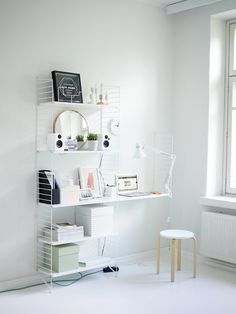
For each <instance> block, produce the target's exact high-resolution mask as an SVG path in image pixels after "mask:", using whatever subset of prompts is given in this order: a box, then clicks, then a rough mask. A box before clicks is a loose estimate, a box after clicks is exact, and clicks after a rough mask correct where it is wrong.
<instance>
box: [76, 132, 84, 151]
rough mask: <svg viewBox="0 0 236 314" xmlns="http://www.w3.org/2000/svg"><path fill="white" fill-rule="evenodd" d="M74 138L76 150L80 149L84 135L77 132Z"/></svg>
mask: <svg viewBox="0 0 236 314" xmlns="http://www.w3.org/2000/svg"><path fill="white" fill-rule="evenodd" d="M76 140H77V147H78V150H80V149H81V148H82V147H83V146H84V136H83V135H80V134H79V135H77V136H76Z"/></svg>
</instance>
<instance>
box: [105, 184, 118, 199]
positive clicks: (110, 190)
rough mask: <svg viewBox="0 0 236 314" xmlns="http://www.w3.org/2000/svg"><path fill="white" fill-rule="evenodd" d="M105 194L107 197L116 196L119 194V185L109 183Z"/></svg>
mask: <svg viewBox="0 0 236 314" xmlns="http://www.w3.org/2000/svg"><path fill="white" fill-rule="evenodd" d="M105 196H106V197H115V196H117V187H116V185H107V186H106V187H105Z"/></svg>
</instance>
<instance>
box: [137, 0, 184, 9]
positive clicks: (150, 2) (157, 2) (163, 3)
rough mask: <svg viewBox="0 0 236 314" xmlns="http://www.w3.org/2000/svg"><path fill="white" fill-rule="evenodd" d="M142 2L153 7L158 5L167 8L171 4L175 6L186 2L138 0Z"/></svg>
mask: <svg viewBox="0 0 236 314" xmlns="http://www.w3.org/2000/svg"><path fill="white" fill-rule="evenodd" d="M138 1H141V2H146V3H149V4H152V5H156V6H158V7H163V8H164V7H166V6H168V5H170V4H175V3H180V2H185V1H186V0H138Z"/></svg>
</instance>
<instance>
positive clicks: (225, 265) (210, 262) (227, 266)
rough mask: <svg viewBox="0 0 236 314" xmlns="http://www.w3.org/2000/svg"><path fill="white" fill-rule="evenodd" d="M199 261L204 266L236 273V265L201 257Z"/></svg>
mask: <svg viewBox="0 0 236 314" xmlns="http://www.w3.org/2000/svg"><path fill="white" fill-rule="evenodd" d="M199 259H200V261H201V262H202V263H203V264H206V265H208V266H211V267H215V268H220V269H223V270H226V271H233V272H236V264H231V263H228V262H224V261H220V260H217V259H214V258H210V257H205V256H200V257H199Z"/></svg>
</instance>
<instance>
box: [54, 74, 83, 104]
mask: <svg viewBox="0 0 236 314" xmlns="http://www.w3.org/2000/svg"><path fill="white" fill-rule="evenodd" d="M52 80H53V92H54V100H55V101H59V102H71V103H83V96H82V87H81V80H80V74H78V73H70V72H62V71H52Z"/></svg>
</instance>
